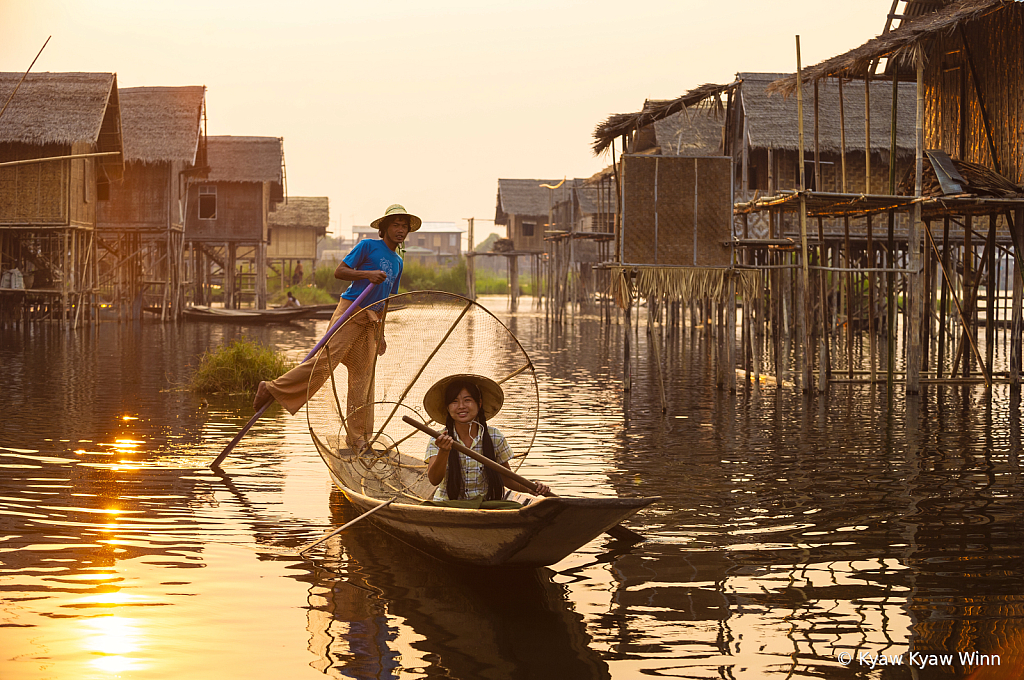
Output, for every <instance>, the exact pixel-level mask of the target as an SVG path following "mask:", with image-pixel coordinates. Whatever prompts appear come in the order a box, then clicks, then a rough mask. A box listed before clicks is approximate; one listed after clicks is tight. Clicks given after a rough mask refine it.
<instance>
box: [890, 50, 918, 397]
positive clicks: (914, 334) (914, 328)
mask: <svg viewBox="0 0 1024 680" xmlns="http://www.w3.org/2000/svg"><path fill="white" fill-rule="evenodd" d="M895 83H896V78H895V76H894V77H893V88H894V90H893V91H894V92H895V88H896V85H895ZM894 96H895V95H894ZM895 108H896V107H895V105H894V106H893V116H894V118H895ZM916 120H917V122H916V126H915V127H916V133H917V134H916V139H917V141H916V143H915V162H914V196H915V197H917V198H920V197H921V193H922V181H923V180H922V177H923V175H922V173H923V168H924V56H923V54H922V53H921V52H918V55H917V119H916ZM895 134H896V133H895V127H894V128H893V136H894V139H895ZM893 152H894V154H895V144H894V145H893ZM892 167H893V173H895V161H894V160H893V161H892ZM920 225H921V204H920V203H914V206H913V208H912V209H911V215H910V227H909V231H908V234H907V257H908V268H909V269H910V271H911V273H910V274H909V276H908V284H909V285H908V289H909V291H908V292H909V294H908V295H907V314H906V320H907V321H906V324H905V325H906V330H907V340H908V342H907V388H906V390H907V394H918V393H919V392H920V379H921V333H922V328H921V326H922V321H923V318H922V315H921V311H922V309H923V306H922V305H921V297H922V295H923V287H922V283H923V281H922V273H921V232H920Z"/></svg>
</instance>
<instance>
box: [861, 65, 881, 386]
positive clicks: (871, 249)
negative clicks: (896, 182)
mask: <svg viewBox="0 0 1024 680" xmlns="http://www.w3.org/2000/svg"><path fill="white" fill-rule="evenodd" d="M864 193H865V194H867V195H869V196H870V195H871V75H870V74H866V75H865V76H864ZM866 220H867V230H868V265H869V266H871V267H874V266H875V263H876V257H875V243H874V238H873V235H872V233H871V231H872V230H871V227H872V224H871V221H872V218H871V215H868V216H867V218H866ZM875 333H876V329H875V275H874V274H873V273H871V272H868V354H869V357H870V360H871V362H870V363H871V383H872V384H874V383H875V380H876V379H877V378H878V376H877V371H878V347H877V338H876V336H875Z"/></svg>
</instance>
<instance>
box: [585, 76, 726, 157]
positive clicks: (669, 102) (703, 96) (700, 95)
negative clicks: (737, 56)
mask: <svg viewBox="0 0 1024 680" xmlns="http://www.w3.org/2000/svg"><path fill="white" fill-rule="evenodd" d="M736 85H737V83H730V84H729V85H715V84H713V83H707V84H705V85H701V86H700V87H696V88H694V89H692V90H690V91H689V92H687V93H686V94H684V95H683V96H681V97H677V98H676V99H656V100H648V101H646V102H644V108H643V109H641V110H640V111H638V112H637V113H616V114H613V115H611V116H609V117H608V119H607V120H606V121H604V122H603V123H600V124H599V125H598V126H597V127H596V128H594V144H593V149H594V155H595V156H596V155H599V154H601V153H602V152H603V151H604V150H605V149H607V148H608V147H610V146H611V144H612V140H614V139H615V138H616V137H621V136H623V135H628V134H630V133H632V132H633V131H635V130H639V129H640V128H642V127H644V126H645V125H650V124H652V123H656V122H657V121H659V120H662V119H663V118H668V117H669V116H671V115H672V114H675V113H679V112H680V111H682V110H683V109H684V108H690V107H700V106H708V107H711V108H713V109H721V107H722V100H721V94H722V93H723V92H725V91H727V90H729V89H731V88H733V87H735V86H736Z"/></svg>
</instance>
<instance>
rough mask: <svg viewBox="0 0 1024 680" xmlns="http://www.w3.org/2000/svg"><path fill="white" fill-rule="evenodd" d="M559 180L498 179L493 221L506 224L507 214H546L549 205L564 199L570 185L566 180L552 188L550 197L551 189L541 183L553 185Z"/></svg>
mask: <svg viewBox="0 0 1024 680" xmlns="http://www.w3.org/2000/svg"><path fill="white" fill-rule="evenodd" d="M561 181H562V180H560V179H499V180H498V205H497V210H496V211H495V215H494V223H495V224H508V216H509V215H547V214H548V208H549V205H554V204H556V203H558V202H559V201H564V200H565V199H566V198H567V197H568V196H569V191H570V186H571V185H570V182H568V181H566V182H565V183H564V184H562V186H560V187H559V188H557V189H555V190H554V195H553V197H552V194H551V190H550V189H545V188H544V187H542V186H541V184H548V185H550V186H555V185H557V184H558V183H559V182H561ZM549 197H551V198H549ZM549 201H550V202H549Z"/></svg>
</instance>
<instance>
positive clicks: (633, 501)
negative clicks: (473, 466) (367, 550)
mask: <svg viewBox="0 0 1024 680" xmlns="http://www.w3.org/2000/svg"><path fill="white" fill-rule="evenodd" d="M331 476H332V478H333V479H334V483H335V484H336V485H337V486H338V488H339V489H341V491H342V493H344V494H345V497H346V498H348V500H349V502H351V503H352V504H353V505H354V506H355V507H356V508H357V509H358V510H359V511H360V512H366V511H368V510H372V509H373V508H375V507H377V506H378V505H380V504H382V503H384V501H381V500H378V499H376V498H372V497H370V496H365V495H363V494H361V493H359V492H358V491H355V490H354V489H351V488H349V487H348V486H346V485H345V483H344V481H343V480H341V479H339V478H338V477H337V476H336V475H334V474H333V472H332V475H331ZM656 500H657V499H656V498H564V497H551V498H541V499H539V500H535V501H534V502H532V503H530V504H529V505H527V506H525V507H523V508H520V509H518V510H467V509H462V508H445V507H432V506H424V505H417V504H412V503H408V502H405V503H403V502H401V501H396V502H395V503H392V504H391V505H389V506H388V507H386V508H383V509H381V510H380V511H378V512H375V513H374V514H373V515H372V516H371V517H370V518H369V520H370V521H371V522H372V523H373V524H375V525H377V526H378V527H379V528H381V529H382V530H384V531H385V532H387V533H388V534H390V535H392V536H394V537H395V538H398V539H399V540H401V541H403V542H405V543H407V544H409V545H411V546H413V547H415V548H418V549H420V550H422V551H423V552H425V553H427V554H429V555H432V556H434V557H436V558H438V559H441V560H444V561H446V562H454V563H459V564H470V565H475V566H487V567H496V566H515V567H542V566H547V565H550V564H554V563H556V562H559V561H561V560H562V559H564V558H565V557H566V556H567V555H570V554H571V553H573V552H574V551H576V550H577V549H579V548H580V547H582V546H583V545H586V544H587V543H589V542H590V541H591V540H593V539H594V538H596V537H598V536H600V535H601V534H602V533H604V532H605V531H607V530H608V529H610V528H611V527H613V526H615V525H617V524H618V523H619V522H621V521H622V520H624V519H626V518H628V517H630V516H631V515H633V514H634V513H636V512H637V511H638V510H640V509H642V508H644V507H646V506H648V505H650V504H651V503H653V502H654V501H656Z"/></svg>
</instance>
